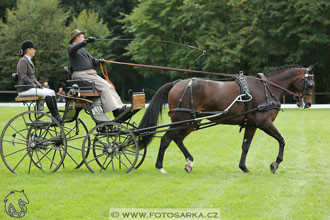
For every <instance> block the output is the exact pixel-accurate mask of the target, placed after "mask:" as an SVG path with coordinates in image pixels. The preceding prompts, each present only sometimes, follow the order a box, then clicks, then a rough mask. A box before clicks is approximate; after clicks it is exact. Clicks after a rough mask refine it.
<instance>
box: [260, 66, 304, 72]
mask: <svg viewBox="0 0 330 220" xmlns="http://www.w3.org/2000/svg"><path fill="white" fill-rule="evenodd" d="M301 67H302V66H301V65H299V64H286V65H283V66H279V67H276V68H275V69H272V70H268V71H266V72H264V74H265V75H267V74H270V73H273V72H276V71H280V70H283V69H289V68H301Z"/></svg>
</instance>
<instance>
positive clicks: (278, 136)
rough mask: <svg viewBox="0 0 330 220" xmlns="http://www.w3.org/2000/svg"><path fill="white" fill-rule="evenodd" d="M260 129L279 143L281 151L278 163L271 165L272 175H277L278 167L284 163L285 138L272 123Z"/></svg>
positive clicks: (277, 159)
mask: <svg viewBox="0 0 330 220" xmlns="http://www.w3.org/2000/svg"><path fill="white" fill-rule="evenodd" d="M260 129H262V130H263V131H264V132H266V133H267V134H269V135H270V136H272V137H273V138H275V139H276V140H277V141H278V143H279V151H278V155H277V158H276V161H274V162H273V163H271V164H270V170H271V171H272V173H275V172H276V170H277V168H278V166H279V165H280V163H281V162H282V161H283V153H284V146H285V141H284V137H283V136H282V135H281V134H280V132H278V130H277V129H276V128H275V126H274V124H273V123H272V122H271V121H269V122H268V123H265V124H264V125H263V126H262V127H260Z"/></svg>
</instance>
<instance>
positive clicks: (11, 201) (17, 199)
mask: <svg viewBox="0 0 330 220" xmlns="http://www.w3.org/2000/svg"><path fill="white" fill-rule="evenodd" d="M4 202H5V210H6V213H7V214H8V215H9V216H10V217H13V218H23V217H24V216H25V214H26V212H27V207H26V205H27V204H29V199H28V198H27V196H26V195H25V193H24V190H22V191H17V190H15V191H11V192H10V193H9V194H8V195H7V196H6V198H5V200H4Z"/></svg>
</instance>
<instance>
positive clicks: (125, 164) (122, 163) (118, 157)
mask: <svg viewBox="0 0 330 220" xmlns="http://www.w3.org/2000/svg"><path fill="white" fill-rule="evenodd" d="M114 156H115V157H116V158H117V160H119V161H120V162H121V163H122V164H123V165H124V166H125V167H126V168H127V169H129V168H128V167H127V166H126V164H125V163H124V162H123V161H122V160H121V159H119V157H117V155H114Z"/></svg>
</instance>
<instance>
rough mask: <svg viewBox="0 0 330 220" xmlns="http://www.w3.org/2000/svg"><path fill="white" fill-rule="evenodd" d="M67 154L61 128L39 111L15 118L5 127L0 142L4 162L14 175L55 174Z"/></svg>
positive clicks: (24, 113) (52, 119) (57, 123)
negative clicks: (26, 173) (36, 172)
mask: <svg viewBox="0 0 330 220" xmlns="http://www.w3.org/2000/svg"><path fill="white" fill-rule="evenodd" d="M66 151H67V145H66V137H65V133H64V130H63V128H62V126H61V124H60V123H59V122H58V121H57V120H56V119H54V118H53V117H52V116H50V115H48V114H46V113H44V112H39V111H27V112H23V113H20V114H18V115H16V116H15V117H13V118H12V119H11V120H10V121H9V122H8V123H7V124H6V126H5V127H4V129H3V131H2V133H1V139H0V153H1V158H2V160H3V162H4V163H5V165H6V166H7V168H8V169H9V170H10V171H11V172H13V173H21V172H25V171H28V173H30V172H31V170H32V169H35V167H36V168H38V170H42V171H46V172H47V171H48V172H55V171H56V170H58V168H60V166H61V165H62V163H63V161H64V158H65V155H66Z"/></svg>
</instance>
